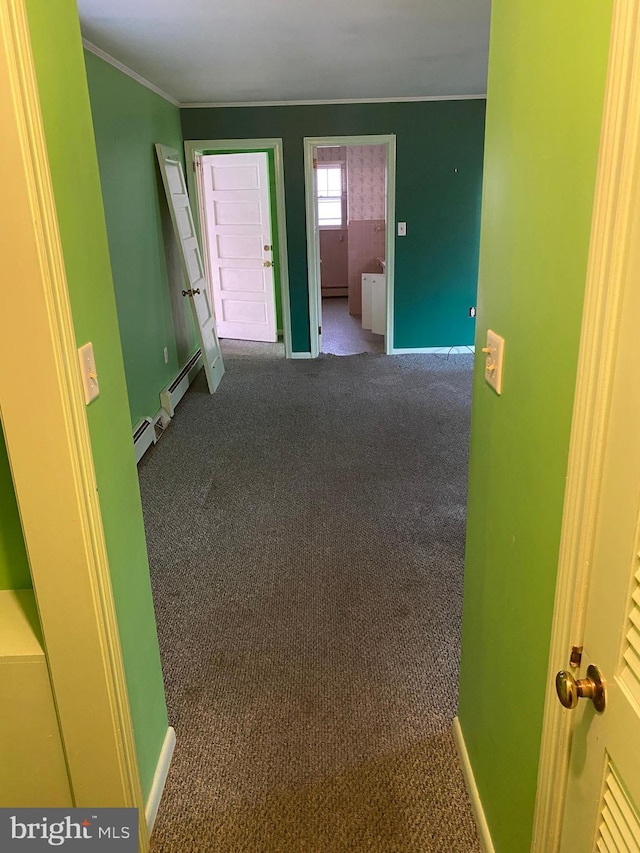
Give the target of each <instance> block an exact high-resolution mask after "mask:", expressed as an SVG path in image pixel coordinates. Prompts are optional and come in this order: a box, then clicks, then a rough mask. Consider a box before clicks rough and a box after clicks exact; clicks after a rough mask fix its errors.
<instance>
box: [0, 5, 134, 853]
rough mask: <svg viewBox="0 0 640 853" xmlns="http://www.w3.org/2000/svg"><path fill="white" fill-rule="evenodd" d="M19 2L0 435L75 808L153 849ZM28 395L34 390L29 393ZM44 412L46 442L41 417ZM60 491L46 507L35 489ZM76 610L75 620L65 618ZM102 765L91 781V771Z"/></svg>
mask: <svg viewBox="0 0 640 853" xmlns="http://www.w3.org/2000/svg"><path fill="white" fill-rule="evenodd" d="M29 33H30V31H29V24H28V19H27V14H26V8H25V2H24V0H1V2H0V34H1V35H2V38H0V119H1V121H2V126H3V128H4V129H5V131H6V132H5V134H4V137H3V145H4V150H3V157H2V160H1V161H0V172H1V173H2V186H3V190H4V192H5V205H4V206H3V212H2V213H0V220H1V222H0V227H1V228H2V231H3V233H5V234H6V236H7V239H6V241H5V245H6V246H8V247H11V248H10V249H7V251H4V252H2V253H0V273H1V274H2V280H3V281H13V282H23V283H24V282H28V286H26V287H25V286H23V287H20V289H19V294H18V293H17V292H16V290H15V288H11V287H3V288H0V316H2V318H3V323H2V326H3V328H2V335H1V336H0V363H2V364H4V365H5V366H6V365H9V364H11V363H12V361H13V362H14V363H15V357H16V353H19V352H21V351H22V349H23V347H24V342H25V341H29V358H27V359H21V360H20V370H19V371H18V370H7V369H5V370H1V371H0V400H1V403H2V412H1V415H2V426H3V430H4V434H5V439H6V446H7V452H8V455H9V462H10V466H11V474H12V479H13V485H14V490H15V494H16V499H17V502H18V507H19V512H20V520H21V525H22V530H23V535H24V539H25V544H26V548H27V553H28V556H29V565H30V570H31V577H32V582H33V589H34V594H35V598H36V602H37V606H38V613H39V618H40V622H41V626H42V633H43V637H44V643H45V647H46V657H47V664H48V667H49V673H50V677H51V684H52V689H53V695H54V701H55V706H56V713H57V716H58V724H59V727H60V734H61V738H62V743H63V749H64V753H65V759H66V764H67V772H68V776H69V782H70V787H71V795H72V800H73V804H74V805H76V806H86V807H90V806H94V807H96V806H106V805H109V806H126V807H134V808H137V809H138V812H139V815H140V820H139V847H140V850H141V851H142V853H146V851H147V850H148V848H149V837H148V830H147V822H146V820H145V804H144V800H143V794H142V789H141V785H140V777H139V770H138V763H137V756H136V750H135V742H134V735H133V726H132V721H131V712H130V707H129V697H128V692H127V686H126V680H125V671H124V663H123V659H122V649H121V646H120V638H119V633H118V622H117V615H116V611H115V605H114V600H113V591H112V588H111V576H110V571H109V561H108V556H107V550H106V543H105V537H104V530H103V526H102V515H101V511H100V504H99V499H98V489H97V484H96V477H95V470H94V464H93V453H92V448H91V438H90V434H89V427H88V421H87V413H86V404H85V400H84V391H83V386H82V379H81V375H80V365H79V359H78V350H77V344H76V338H75V333H74V328H73V320H72V314H71V306H70V301H69V293H68V288H67V281H66V274H65V266H64V257H63V252H62V244H61V239H60V232H59V229H58V218H57V213H56V204H55V197H54V193H53V186H52V180H51V174H50V171H49V163H48V153H47V145H46V139H45V135H44V128H43V123H42V115H41V111H40V102H39V96H38V85H37V80H36V75H35V68H34V64H33V56H32V52H31V42H30V35H29ZM34 389H37V393H36V392H35V391H34ZM43 412H46V413H47V424H46V428H45V429H44V432H43V426H42V416H43ZM52 482H55V483H56V499H55V500H51V499H50V498H49V497H48V496H47V490H46V488H43V483H52ZM71 605H72V606H73V611H74V613H76V614H77V618H74V619H69V609H70V606H71ZM96 768H98V771H97V770H96Z"/></svg>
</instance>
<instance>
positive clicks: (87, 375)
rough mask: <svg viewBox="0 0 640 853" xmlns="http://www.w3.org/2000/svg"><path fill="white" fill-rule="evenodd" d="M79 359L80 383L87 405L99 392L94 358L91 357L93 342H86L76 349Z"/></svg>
mask: <svg viewBox="0 0 640 853" xmlns="http://www.w3.org/2000/svg"><path fill="white" fill-rule="evenodd" d="M78 357H79V359H80V372H81V373H82V384H83V385H84V401H85V403H86V404H87V405H89V403H90V402H91V401H92V400H95V399H96V397H97V396H98V395H99V394H100V386H99V385H98V374H97V373H96V360H95V358H94V357H93V344H92V343H88V344H85V345H84V346H81V347H80V349H79V350H78Z"/></svg>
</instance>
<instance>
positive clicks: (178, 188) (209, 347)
mask: <svg viewBox="0 0 640 853" xmlns="http://www.w3.org/2000/svg"><path fill="white" fill-rule="evenodd" d="M156 154H157V155H158V163H159V164H160V172H161V174H162V183H163V184H164V190H165V193H166V195H167V204H168V205H169V212H170V214H171V221H172V223H173V229H174V231H175V234H176V239H177V241H178V245H179V246H180V258H181V260H182V269H183V272H184V277H185V281H186V290H183V291H182V295H183V296H185V297H187V298H188V299H189V301H190V302H191V308H192V310H193V316H194V318H195V321H196V326H197V328H198V335H199V337H200V349H201V351H202V360H203V361H204V370H205V374H206V376H207V384H208V386H209V392H210V393H211V394H213V393H214V391H215V390H216V388H217V387H218V385H219V384H220V380H221V379H222V377H223V376H224V363H223V361H222V353H221V352H220V344H219V342H218V336H217V334H216V327H215V322H214V318H213V313H212V311H211V302H210V299H209V292H208V289H207V282H206V279H205V275H204V266H203V264H202V257H201V255H200V247H199V245H198V238H197V237H196V229H195V226H194V224H193V217H192V215H191V208H190V207H189V196H188V193H187V185H186V183H185V180H184V172H183V170H182V163H181V162H180V155H179V154H178V152H177V151H176V150H175V149H173V148H168V147H167V146H166V145H161V144H160V143H156Z"/></svg>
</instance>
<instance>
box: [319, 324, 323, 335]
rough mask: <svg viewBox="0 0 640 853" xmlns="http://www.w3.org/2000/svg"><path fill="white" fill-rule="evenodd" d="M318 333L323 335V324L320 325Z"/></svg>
mask: <svg viewBox="0 0 640 853" xmlns="http://www.w3.org/2000/svg"><path fill="white" fill-rule="evenodd" d="M318 334H319V335H321V334H322V326H318Z"/></svg>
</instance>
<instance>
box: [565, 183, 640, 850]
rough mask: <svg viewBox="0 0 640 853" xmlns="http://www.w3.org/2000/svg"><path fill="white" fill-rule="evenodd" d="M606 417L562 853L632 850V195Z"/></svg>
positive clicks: (637, 720)
mask: <svg viewBox="0 0 640 853" xmlns="http://www.w3.org/2000/svg"><path fill="white" fill-rule="evenodd" d="M636 195H637V200H636V205H635V216H634V218H632V220H631V221H632V222H634V223H635V225H634V229H635V231H636V234H635V235H633V239H631V240H630V252H629V256H628V266H627V274H626V284H625V290H624V300H623V306H622V312H621V320H620V327H619V328H620V332H619V340H618V346H617V352H616V355H615V372H614V385H613V393H612V397H611V402H610V407H609V409H608V412H607V437H606V444H605V459H604V467H603V479H602V488H601V493H600V497H599V503H598V507H597V522H596V530H595V540H594V554H593V562H592V570H591V579H590V583H589V597H588V605H587V612H586V623H585V632H584V651H583V655H582V667H581V671H580V673H579V674H580V676H582V677H584V676H585V675H586V668H587V666H588V665H589V664H596V665H597V666H598V667H599V668H600V670H601V672H602V675H603V676H604V679H605V683H606V695H607V705H606V708H605V710H604V712H603V713H601V714H600V713H598V712H596V710H595V708H594V706H593V703H592V702H590V701H589V700H587V699H580V700H579V702H578V707H577V708H576V709H575V710H574V711H567V712H566V713H570V714H575V715H576V726H575V729H574V731H573V737H572V747H571V761H570V768H569V785H568V789H567V798H566V807H565V815H564V821H563V829H562V842H561V848H560V849H561V851H562V853H590V851H594V850H597V851H600V853H614V851H615V853H618V851H623V853H627V851H628V853H639V851H640V814H639V808H640V347H638V343H637V336H638V333H637V317H638V315H639V313H640V287H638V274H640V188H639V189H638V191H637V193H636Z"/></svg>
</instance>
